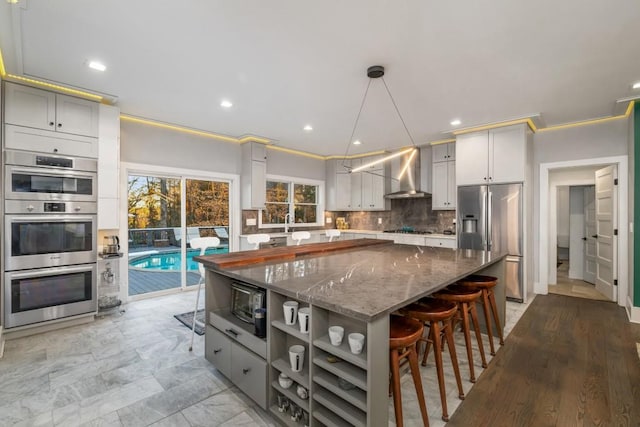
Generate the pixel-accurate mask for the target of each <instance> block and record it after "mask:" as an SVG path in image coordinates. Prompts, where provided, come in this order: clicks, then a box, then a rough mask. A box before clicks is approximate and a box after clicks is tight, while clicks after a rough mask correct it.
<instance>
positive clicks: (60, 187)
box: [4, 150, 98, 202]
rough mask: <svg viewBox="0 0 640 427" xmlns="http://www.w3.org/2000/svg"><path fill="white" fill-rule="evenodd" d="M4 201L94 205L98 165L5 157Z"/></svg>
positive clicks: (75, 160) (32, 156)
mask: <svg viewBox="0 0 640 427" xmlns="http://www.w3.org/2000/svg"><path fill="white" fill-rule="evenodd" d="M5 158H6V167H5V180H4V191H5V193H4V196H5V199H6V200H33V201H35V200H45V201H70V202H95V201H97V199H98V196H97V178H96V177H97V162H96V160H94V159H83V158H74V157H61V156H50V155H44V154H39V153H30V152H26V151H24V152H23V151H11V150H7V151H6V153H5Z"/></svg>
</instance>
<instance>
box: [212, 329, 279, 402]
mask: <svg viewBox="0 0 640 427" xmlns="http://www.w3.org/2000/svg"><path fill="white" fill-rule="evenodd" d="M205 357H206V359H207V360H208V361H209V362H211V363H212V364H213V365H214V366H215V367H216V369H217V370H218V371H220V373H221V374H223V375H224V376H225V377H227V378H229V379H230V380H231V382H233V383H234V384H235V385H236V386H237V387H238V388H239V389H240V390H242V391H243V392H244V393H245V394H246V395H247V396H249V397H250V398H251V399H253V400H254V401H255V402H256V403H258V404H259V405H260V406H261V407H262V408H263V409H266V408H267V406H266V405H267V382H266V376H267V362H266V361H265V360H264V359H262V358H261V357H258V356H257V355H255V354H254V353H252V352H251V351H249V350H247V349H246V348H245V347H243V346H242V345H240V344H238V343H236V342H234V341H233V339H232V338H230V337H229V336H228V335H226V334H224V333H223V332H221V331H219V330H218V329H216V328H214V327H213V326H211V325H207V326H206V330H205Z"/></svg>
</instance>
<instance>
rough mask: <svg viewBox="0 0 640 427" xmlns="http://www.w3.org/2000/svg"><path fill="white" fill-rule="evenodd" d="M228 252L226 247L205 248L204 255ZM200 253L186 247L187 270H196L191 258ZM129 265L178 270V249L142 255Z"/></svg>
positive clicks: (196, 264) (196, 263)
mask: <svg viewBox="0 0 640 427" xmlns="http://www.w3.org/2000/svg"><path fill="white" fill-rule="evenodd" d="M227 252H229V249H228V248H211V249H207V251H206V252H205V255H211V254H222V253H227ZM199 254H200V251H199V250H197V249H187V270H188V271H197V270H198V264H199V263H198V262H196V261H194V260H193V257H194V256H197V255H199ZM129 266H130V267H134V268H141V269H144V270H161V271H180V251H175V252H160V253H156V254H149V255H144V256H142V257H139V258H134V259H131V260H130V261H129Z"/></svg>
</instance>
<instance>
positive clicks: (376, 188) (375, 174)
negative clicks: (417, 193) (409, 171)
mask: <svg viewBox="0 0 640 427" xmlns="http://www.w3.org/2000/svg"><path fill="white" fill-rule="evenodd" d="M380 158H382V156H372V157H365V158H361V159H344V160H343V159H331V160H327V163H326V182H327V186H326V201H327V204H326V206H327V210H329V211H375V210H385V209H389V202H388V201H387V200H386V199H385V198H384V195H385V194H386V193H387V192H389V189H390V188H389V183H390V179H389V176H390V175H389V173H388V167H387V165H385V164H384V163H379V164H376V165H373V166H369V167H367V168H366V169H364V170H363V171H360V172H355V173H349V172H348V171H349V170H350V169H351V168H357V167H358V166H360V165H363V164H367V163H369V162H372V161H374V160H377V159H380Z"/></svg>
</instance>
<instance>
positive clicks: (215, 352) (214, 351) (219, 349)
mask: <svg viewBox="0 0 640 427" xmlns="http://www.w3.org/2000/svg"><path fill="white" fill-rule="evenodd" d="M221 351H222V349H221V348H218V349H215V350H213V354H218V353H220V352H221Z"/></svg>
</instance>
